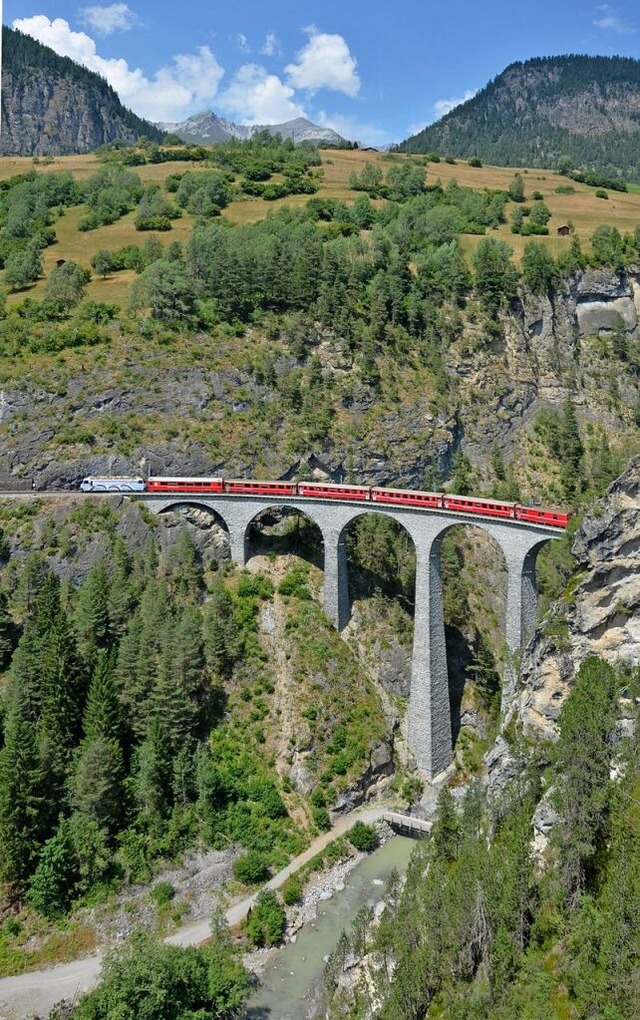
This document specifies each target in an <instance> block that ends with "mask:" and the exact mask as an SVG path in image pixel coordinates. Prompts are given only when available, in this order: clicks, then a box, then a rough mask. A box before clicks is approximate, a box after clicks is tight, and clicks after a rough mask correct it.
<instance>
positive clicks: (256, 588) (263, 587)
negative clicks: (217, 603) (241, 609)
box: [237, 574, 273, 599]
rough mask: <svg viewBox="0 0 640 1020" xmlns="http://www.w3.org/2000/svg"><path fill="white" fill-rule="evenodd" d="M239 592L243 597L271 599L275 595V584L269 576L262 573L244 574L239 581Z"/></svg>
mask: <svg viewBox="0 0 640 1020" xmlns="http://www.w3.org/2000/svg"><path fill="white" fill-rule="evenodd" d="M237 593H238V595H239V596H240V598H243V599H251V598H256V599H269V598H271V596H272V595H273V585H272V583H271V581H270V580H269V578H268V577H261V576H260V574H243V575H242V576H241V578H240V580H239V581H238V589H237Z"/></svg>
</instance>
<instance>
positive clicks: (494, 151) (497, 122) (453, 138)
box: [400, 55, 640, 180]
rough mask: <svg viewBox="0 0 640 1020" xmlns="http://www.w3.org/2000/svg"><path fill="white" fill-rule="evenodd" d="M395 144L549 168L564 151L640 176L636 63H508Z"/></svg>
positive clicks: (580, 160)
mask: <svg viewBox="0 0 640 1020" xmlns="http://www.w3.org/2000/svg"><path fill="white" fill-rule="evenodd" d="M400 149H401V150H404V151H406V152H420V153H427V152H432V151H435V152H439V153H441V154H443V155H449V156H457V157H460V158H463V159H468V158H470V157H472V156H478V157H479V158H480V159H482V160H484V161H486V162H487V163H496V164H499V165H502V166H540V167H549V166H554V165H555V164H556V163H557V162H558V160H559V159H560V157H561V156H564V155H566V156H569V157H570V158H571V159H572V160H573V162H574V163H575V165H577V166H580V167H593V168H595V169H599V170H603V171H607V172H609V173H615V174H621V175H623V176H627V177H630V178H632V179H635V180H640V60H634V59H632V58H630V57H587V56H574V55H570V56H560V57H537V58H534V59H532V60H527V61H526V62H525V63H514V64H510V65H509V67H507V68H506V69H505V70H504V71H503V72H502V73H501V74H499V75H498V76H497V77H496V78H494V79H493V81H491V82H489V84H488V85H487V86H485V88H483V89H482V90H481V91H480V92H478V93H477V95H475V96H474V97H473V98H472V99H469V100H468V101H467V102H465V103H462V104H461V105H460V106H457V107H455V109H453V110H452V111H451V112H450V113H448V114H447V115H446V116H445V117H443V118H442V119H441V120H440V121H438V122H437V123H435V124H431V125H429V126H428V127H426V128H424V130H423V131H420V132H419V133H418V134H416V135H413V136H412V137H411V138H409V139H407V141H405V142H403V143H402V145H401V146H400Z"/></svg>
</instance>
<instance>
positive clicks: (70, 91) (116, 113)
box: [0, 27, 164, 156]
mask: <svg viewBox="0 0 640 1020" xmlns="http://www.w3.org/2000/svg"><path fill="white" fill-rule="evenodd" d="M2 49H3V61H2V133H1V135H0V153H1V154H2V155H5V156H62V155H68V154H73V153H84V152H93V151H94V150H95V149H97V148H98V147H99V146H100V145H104V144H105V143H107V142H113V141H115V140H116V139H123V140H124V141H126V142H134V141H135V140H136V139H137V138H139V137H140V136H141V135H146V137H147V138H150V139H152V140H153V141H158V142H159V141H162V139H163V138H164V134H163V132H162V131H161V130H160V129H159V128H157V127H156V126H155V125H154V124H151V123H150V122H149V121H147V120H143V119H142V118H141V117H137V116H136V114H135V113H132V112H131V110H128V109H127V108H126V107H125V106H123V105H122V103H121V102H120V99H119V98H118V95H117V93H116V92H115V90H114V89H112V88H111V86H110V85H109V84H108V83H107V82H106V81H105V80H104V78H101V77H100V75H99V74H96V73H95V72H94V71H89V70H88V69H87V68H86V67H83V66H82V65H81V64H76V63H75V61H73V60H71V59H70V58H69V57H61V56H59V55H58V54H57V53H56V52H55V51H54V50H52V49H50V47H48V46H43V44H42V43H39V42H37V41H36V40H35V39H32V38H31V36H28V35H24V34H23V33H22V32H17V31H14V30H13V29H10V28H7V27H3V29H2Z"/></svg>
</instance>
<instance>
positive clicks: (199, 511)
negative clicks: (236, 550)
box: [153, 496, 232, 559]
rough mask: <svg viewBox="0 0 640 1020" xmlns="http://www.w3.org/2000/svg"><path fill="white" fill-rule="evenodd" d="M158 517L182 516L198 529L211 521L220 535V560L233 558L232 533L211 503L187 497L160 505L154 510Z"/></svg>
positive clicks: (211, 524)
mask: <svg viewBox="0 0 640 1020" xmlns="http://www.w3.org/2000/svg"><path fill="white" fill-rule="evenodd" d="M153 509H154V510H155V512H156V513H157V514H158V516H165V515H167V514H169V513H174V514H180V515H181V516H183V517H184V518H185V519H186V520H188V521H189V523H191V524H193V525H195V526H196V527H202V528H204V527H205V524H204V520H205V519H206V518H208V519H209V521H210V524H209V527H210V528H211V527H212V526H213V527H215V529H216V531H217V532H218V534H219V542H217V543H216V545H217V546H218V548H219V549H220V553H221V555H220V556H219V557H216V558H219V559H228V558H229V557H230V556H232V548H231V546H232V541H231V531H230V528H229V525H228V523H227V521H226V520H225V518H224V515H223V514H222V513H220V511H219V510H218V508H217V507H213V506H211V504H210V503H207V502H205V501H202V500H199V499H197V498H196V499H193V498H190V497H189V496H187V497H186V498H185V499H179V500H175V499H174V500H171V501H168V500H167V501H166V505H160V506H158V507H157V508H155V507H154V508H153Z"/></svg>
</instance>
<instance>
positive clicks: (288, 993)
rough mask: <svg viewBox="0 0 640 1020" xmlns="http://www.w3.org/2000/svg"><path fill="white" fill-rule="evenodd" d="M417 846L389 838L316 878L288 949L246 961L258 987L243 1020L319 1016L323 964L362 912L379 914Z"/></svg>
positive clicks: (255, 955)
mask: <svg viewBox="0 0 640 1020" xmlns="http://www.w3.org/2000/svg"><path fill="white" fill-rule="evenodd" d="M415 845H416V844H415V840H411V839H408V838H406V837H403V836H395V835H391V838H389V839H388V840H386V841H385V842H384V843H383V845H381V846H380V847H379V848H378V849H377V850H375V851H374V852H373V853H370V854H358V855H357V856H356V857H355V858H354V859H352V860H350V861H348V862H345V863H346V866H345V864H344V863H343V864H338V865H336V866H335V867H334V868H332V869H330V871H329V872H325V873H323V874H322V875H318V880H317V883H315V882H314V884H313V887H311V886H310V887H309V888H308V897H305V899H304V900H303V902H302V904H301V905H300V908H299V909H300V912H301V920H302V922H303V923H302V924H301V927H300V928H299V929H298V931H297V932H295V933H294V934H293V936H292V937H291V938H290V939H289V941H288V942H287V944H285V945H284V946H282V947H280V948H275V949H271V950H266V951H265V950H261V951H259V952H258V953H251V954H248V956H247V957H246V958H245V964H246V965H247V966H249V967H250V969H251V970H253V972H254V973H256V974H257V975H258V976H259V978H260V982H261V984H260V987H259V988H258V989H257V991H256V992H255V993H254V995H252V996H251V998H250V999H249V1002H248V1003H247V1008H246V1011H245V1014H244V1017H245V1020H258V1018H261V1017H262V1018H263V1017H266V1016H271V1017H273V1018H274V1020H276V1018H277V1020H307V1018H310V1017H313V1016H316V1015H317V1014H318V1010H319V1009H320V1008H321V1003H322V992H323V983H324V969H325V964H326V960H327V959H328V957H329V955H330V954H331V953H332V952H333V950H334V949H335V946H336V943H337V941H338V939H339V937H340V933H341V931H343V930H345V931H347V930H349V929H350V928H351V925H352V922H353V920H354V918H355V916H356V915H357V913H358V911H359V910H360V909H362V908H363V907H366V908H368V909H371V910H374V911H375V910H377V909H379V908H380V906H379V905H380V904H381V902H382V901H383V899H384V895H385V889H386V884H387V879H388V878H389V875H390V874H391V872H392V871H393V870H394V869H396V870H398V871H399V872H401V873H402V872H404V871H405V870H406V867H407V864H408V862H409V858H410V856H411V854H412V852H413V849H414V847H415Z"/></svg>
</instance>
